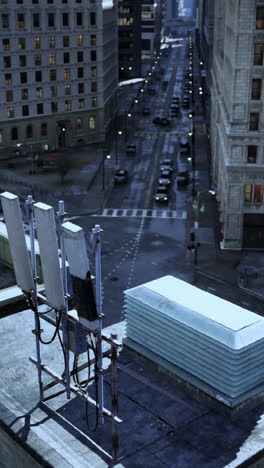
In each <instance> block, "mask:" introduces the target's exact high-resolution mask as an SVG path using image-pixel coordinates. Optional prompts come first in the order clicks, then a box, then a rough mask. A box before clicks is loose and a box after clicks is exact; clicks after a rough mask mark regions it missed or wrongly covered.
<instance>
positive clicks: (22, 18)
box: [17, 13, 25, 29]
mask: <svg viewBox="0 0 264 468" xmlns="http://www.w3.org/2000/svg"><path fill="white" fill-rule="evenodd" d="M17 27H18V28H19V29H23V28H24V27H25V15H24V14H23V13H18V15H17Z"/></svg>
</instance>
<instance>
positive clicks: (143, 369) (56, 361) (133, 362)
mask: <svg viewBox="0 0 264 468" xmlns="http://www.w3.org/2000/svg"><path fill="white" fill-rule="evenodd" d="M33 328H34V317H33V312H32V311H30V310H25V311H23V312H19V313H17V314H16V315H12V316H8V317H5V318H3V319H1V320H0V342H1V388H0V420H1V421H2V424H3V425H4V426H5V427H6V428H8V429H9V431H11V432H13V433H14V434H16V436H17V437H18V438H19V439H20V441H21V442H22V443H23V444H25V445H26V446H27V447H29V448H30V449H31V450H33V452H35V453H37V454H38V456H39V457H40V458H39V459H42V460H44V461H45V462H46V463H49V464H50V465H51V466H54V467H56V468H57V467H79V466H80V467H92V468H97V467H98V468H101V467H107V466H110V464H109V459H108V458H107V456H105V455H104V454H103V453H102V452H101V451H100V450H99V448H98V447H96V446H95V445H94V444H92V443H91V442H89V441H88V440H87V439H86V438H85V437H84V436H83V435H81V433H80V431H83V432H84V433H85V434H87V435H88V436H89V437H90V438H91V439H92V440H93V441H94V443H96V444H97V445H98V446H100V447H102V448H103V449H104V450H105V451H107V452H110V453H111V424H110V423H109V422H107V421H106V422H105V423H104V425H102V426H99V427H98V429H97V431H96V432H95V433H93V432H92V431H91V430H89V429H88V426H87V422H88V424H89V426H94V424H95V415H94V409H93V408H91V407H89V408H88V411H87V414H86V408H85V402H83V400H80V399H79V398H78V397H75V396H73V397H72V398H71V399H70V400H67V399H66V396H65V394H63V395H60V396H58V397H56V398H55V399H52V400H49V402H48V403H49V406H50V407H51V408H53V409H54V410H56V412H51V411H49V410H47V409H46V408H45V407H43V406H40V405H39V393H38V383H37V370H36V367H35V366H34V365H33V364H31V363H30V362H29V360H28V358H29V356H32V355H33V356H36V352H35V337H34V335H33V334H32V332H31V330H32V329H33ZM42 328H43V329H44V333H43V336H42V337H43V339H46V340H48V339H49V338H50V336H51V335H52V333H53V331H54V328H53V327H52V326H50V325H49V324H47V323H46V322H42ZM104 332H105V333H106V334H107V333H108V332H109V333H111V332H113V333H118V338H119V339H122V337H124V334H125V326H124V322H121V323H119V324H116V325H113V326H111V327H108V329H106V330H104ZM41 350H42V361H43V363H44V364H46V365H47V366H48V367H49V368H50V369H53V370H54V371H55V372H58V373H60V374H61V373H62V370H63V358H62V353H61V348H60V344H59V342H57V340H55V342H54V343H52V344H51V345H48V346H44V345H42V346H41ZM108 364H109V360H107V359H105V367H106V368H107V365H108ZM44 376H45V374H44ZM85 377H87V370H86V372H85ZM110 378H111V373H110V368H109V372H107V374H106V377H105V381H106V383H105V407H106V408H108V409H109V410H111V406H110V405H111V395H110V387H109V383H108V382H109V381H110ZM118 379H119V416H120V417H121V418H122V419H123V423H122V424H121V425H120V430H119V433H120V450H119V455H120V457H121V458H120V460H119V461H118V462H117V463H116V464H115V466H117V467H119V468H121V467H131V468H132V467H133V468H135V467H144V468H146V467H151V468H162V467H170V468H171V467H179V468H193V467H196V468H198V467H201V468H220V467H229V468H232V467H237V466H239V465H240V463H242V462H243V461H244V460H246V459H248V458H249V457H250V456H253V455H254V454H256V453H257V452H258V451H259V450H261V449H263V448H264V427H263V424H264V416H262V415H263V413H264V403H263V402H261V403H260V404H259V405H258V407H257V408H255V409H251V410H250V409H246V408H245V407H244V408H243V411H242V410H241V412H240V413H238V414H237V415H236V417H235V418H231V416H230V414H225V413H224V412H223V411H222V412H221V404H218V407H217V408H216V407H213V401H212V400H211V399H210V398H208V397H204V398H203V397H202V398H201V397H198V395H192V392H191V391H190V390H188V389H186V388H185V387H184V386H183V385H182V383H181V381H180V380H179V379H175V378H173V377H170V376H169V375H168V374H167V373H166V372H160V371H159V369H158V368H157V366H155V364H153V363H151V362H150V361H148V360H147V359H145V358H143V357H142V356H140V355H139V354H137V353H135V352H133V351H131V350H129V349H127V348H124V349H123V350H122V351H121V353H120V356H119V372H118ZM43 380H44V382H45V383H47V382H48V381H50V379H49V377H48V376H45V378H44V379H43ZM60 389H61V387H60V386H56V387H55V388H53V389H52V391H53V392H57V391H58V390H60ZM49 391H50V392H51V390H49ZM90 394H91V396H93V395H94V389H93V387H92V386H91V390H90ZM262 401H263V400H262ZM60 415H62V416H63V418H64V419H61V418H60ZM86 416H87V417H86ZM87 419H88V421H87ZM66 420H67V421H68V422H66ZM73 426H75V427H76V428H74V427H73ZM0 452H1V449H0Z"/></svg>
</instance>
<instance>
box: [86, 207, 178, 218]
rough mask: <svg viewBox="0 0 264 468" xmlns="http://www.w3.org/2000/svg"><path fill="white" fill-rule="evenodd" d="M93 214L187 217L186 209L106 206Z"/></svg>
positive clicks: (129, 216) (102, 215) (117, 216)
mask: <svg viewBox="0 0 264 468" xmlns="http://www.w3.org/2000/svg"><path fill="white" fill-rule="evenodd" d="M92 216H100V217H113V218H114V217H116V218H121V217H123V218H124V217H126V218H163V219H186V211H185V210H152V209H149V210H146V209H132V208H131V209H128V208H127V209H122V208H120V209H118V208H105V209H104V210H103V211H102V213H101V214H93V215H92Z"/></svg>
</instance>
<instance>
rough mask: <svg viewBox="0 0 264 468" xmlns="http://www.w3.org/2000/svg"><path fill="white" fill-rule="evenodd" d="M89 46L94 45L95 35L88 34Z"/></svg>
mask: <svg viewBox="0 0 264 468" xmlns="http://www.w3.org/2000/svg"><path fill="white" fill-rule="evenodd" d="M90 45H91V46H95V45H96V34H90Z"/></svg>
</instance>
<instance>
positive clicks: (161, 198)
mask: <svg viewBox="0 0 264 468" xmlns="http://www.w3.org/2000/svg"><path fill="white" fill-rule="evenodd" d="M154 198H155V200H156V201H157V202H168V200H169V195H168V186H167V185H158V188H157V192H156V193H155V195H154Z"/></svg>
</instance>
